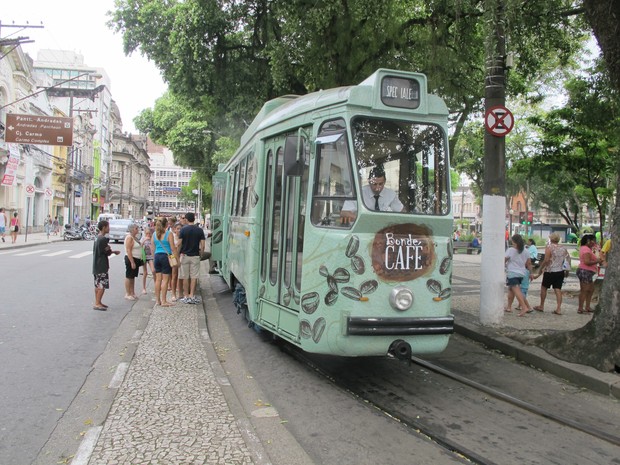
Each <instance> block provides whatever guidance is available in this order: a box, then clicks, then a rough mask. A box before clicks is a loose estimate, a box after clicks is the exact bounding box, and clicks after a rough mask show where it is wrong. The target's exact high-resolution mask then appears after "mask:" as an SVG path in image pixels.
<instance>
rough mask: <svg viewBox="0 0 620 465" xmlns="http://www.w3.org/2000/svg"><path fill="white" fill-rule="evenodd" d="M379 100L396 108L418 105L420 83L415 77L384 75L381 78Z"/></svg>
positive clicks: (416, 106) (415, 106) (412, 107)
mask: <svg viewBox="0 0 620 465" xmlns="http://www.w3.org/2000/svg"><path fill="white" fill-rule="evenodd" d="M381 101H382V102H383V104H384V105H387V106H389V107H397V108H411V109H414V108H418V107H419V106H420V83H419V82H418V81H417V80H416V79H408V78H401V77H395V76H386V77H384V78H383V79H382V80H381Z"/></svg>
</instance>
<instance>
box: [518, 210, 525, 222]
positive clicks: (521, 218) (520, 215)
mask: <svg viewBox="0 0 620 465" xmlns="http://www.w3.org/2000/svg"><path fill="white" fill-rule="evenodd" d="M519 223H521V224H525V212H519Z"/></svg>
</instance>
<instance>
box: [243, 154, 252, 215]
mask: <svg viewBox="0 0 620 465" xmlns="http://www.w3.org/2000/svg"><path fill="white" fill-rule="evenodd" d="M246 160H247V164H246V167H247V168H246V175H245V182H244V183H243V209H242V211H241V215H242V216H247V215H249V213H250V203H249V201H250V197H249V192H250V189H252V188H253V187H254V184H255V182H256V174H255V173H254V170H255V166H254V152H250V153H249V154H248V156H247V158H246Z"/></svg>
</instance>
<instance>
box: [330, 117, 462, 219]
mask: <svg viewBox="0 0 620 465" xmlns="http://www.w3.org/2000/svg"><path fill="white" fill-rule="evenodd" d="M352 135H353V145H354V147H353V149H354V152H355V162H356V164H357V166H356V168H357V174H358V176H359V185H360V186H361V192H360V196H359V197H360V198H361V199H362V203H363V208H366V209H367V210H372V211H379V212H396V213H404V214H407V213H413V214H421V215H446V214H448V211H449V198H448V192H449V191H448V188H449V184H448V183H449V180H450V173H449V170H448V160H447V154H446V141H445V134H444V132H443V130H442V129H441V128H440V127H439V126H436V125H434V124H428V123H413V122H410V121H391V120H380V119H373V118H366V117H358V118H356V119H354V120H353V123H352ZM357 203H358V202H357V201H354V200H350V201H346V202H345V203H344V204H343V206H342V214H341V215H342V216H343V217H344V218H349V219H354V218H355V217H356V215H357V210H358V205H357Z"/></svg>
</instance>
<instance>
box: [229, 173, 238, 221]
mask: <svg viewBox="0 0 620 465" xmlns="http://www.w3.org/2000/svg"><path fill="white" fill-rule="evenodd" d="M238 182H239V165H237V166H236V167H235V169H234V170H233V172H232V186H231V190H230V196H231V198H232V199H231V200H232V202H230V214H231V216H235V215H236V214H237V210H236V206H237V183H238Z"/></svg>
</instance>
